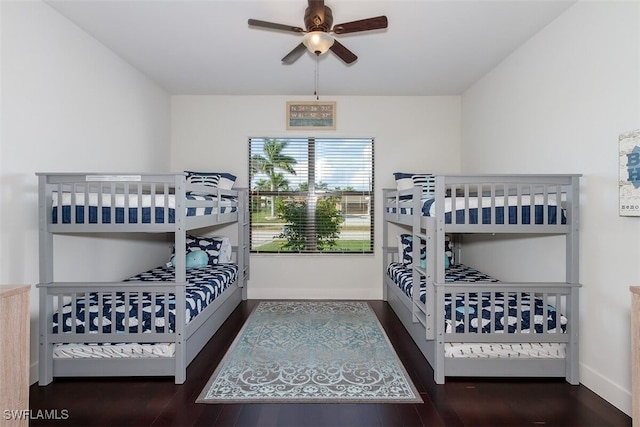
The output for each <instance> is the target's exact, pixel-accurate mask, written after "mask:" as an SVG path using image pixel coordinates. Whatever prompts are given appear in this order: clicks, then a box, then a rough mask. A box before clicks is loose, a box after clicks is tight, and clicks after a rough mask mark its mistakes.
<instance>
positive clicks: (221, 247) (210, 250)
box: [172, 235, 231, 265]
mask: <svg viewBox="0 0 640 427" xmlns="http://www.w3.org/2000/svg"><path fill="white" fill-rule="evenodd" d="M186 241H187V245H186V252H187V255H188V254H189V253H190V252H197V251H204V253H206V254H207V256H208V257H209V259H208V263H209V265H216V264H222V263H229V262H231V243H230V242H229V238H228V237H217V236H216V237H210V236H190V235H187V237H186ZM173 252H174V253H175V249H174V251H173ZM172 256H173V254H172Z"/></svg>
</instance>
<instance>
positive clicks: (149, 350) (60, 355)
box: [53, 343, 176, 359]
mask: <svg viewBox="0 0 640 427" xmlns="http://www.w3.org/2000/svg"><path fill="white" fill-rule="evenodd" d="M175 353H176V345H175V344H174V343H156V344H136V343H123V344H108V343H106V344H56V345H54V346H53V357H54V359H96V358H111V359H133V358H140V357H143V358H149V357H150V358H160V357H173V356H174V355H175Z"/></svg>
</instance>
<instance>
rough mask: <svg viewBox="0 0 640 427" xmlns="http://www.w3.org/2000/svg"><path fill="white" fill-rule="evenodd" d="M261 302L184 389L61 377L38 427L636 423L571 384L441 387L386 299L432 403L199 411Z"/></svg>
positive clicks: (197, 364)
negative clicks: (208, 384) (215, 373)
mask: <svg viewBox="0 0 640 427" xmlns="http://www.w3.org/2000/svg"><path fill="white" fill-rule="evenodd" d="M256 303H257V301H254V300H250V301H244V302H242V303H241V304H240V306H239V307H238V308H237V309H236V310H235V311H234V312H233V314H232V315H231V316H230V317H229V319H228V320H227V322H226V323H225V324H224V325H223V327H222V328H221V329H220V330H219V331H218V333H217V334H216V335H215V336H214V337H213V338H212V339H211V341H209V343H208V344H207V345H206V347H205V348H204V349H203V351H202V352H201V353H200V354H199V355H198V357H196V359H195V360H194V361H193V362H192V363H191V365H190V366H189V368H188V370H187V381H186V382H185V383H184V384H182V385H175V384H174V383H173V379H172V378H86V379H55V380H54V381H53V383H52V384H50V385H48V386H46V387H39V386H38V385H37V384H34V385H33V386H31V388H30V408H31V416H32V419H31V421H30V425H32V426H296V427H297V426H331V427H337V426H351V427H358V426H362V427H370V426H492V427H495V426H533V427H535V426H594V427H603V426H631V418H630V417H628V416H627V415H625V414H624V413H623V412H621V411H619V410H618V409H616V408H615V407H613V406H612V405H610V404H609V403H607V402H606V401H604V400H603V399H601V398H600V397H599V396H597V395H596V394H595V393H593V392H592V391H591V390H589V389H588V388H586V387H584V386H581V385H580V386H572V385H569V384H567V383H566V382H565V381H564V379H477V378H474V379H465V378H453V379H447V383H446V384H444V385H437V384H435V383H434V382H433V371H432V370H431V368H430V367H429V365H428V364H427V363H426V361H425V360H424V358H423V357H422V354H421V353H420V351H419V350H418V348H417V347H416V346H415V344H414V343H413V341H412V340H411V337H409V335H408V334H407V333H406V331H405V330H404V328H403V327H402V324H401V323H400V321H399V320H398V318H397V317H396V316H395V314H394V313H393V310H392V309H391V307H389V305H388V304H387V303H385V302H383V301H370V304H371V306H372V307H373V309H374V311H375V312H376V314H377V316H378V318H379V319H380V323H381V324H382V325H383V327H384V328H385V330H386V332H387V335H388V336H389V339H390V341H391V342H392V344H393V346H394V348H395V349H396V352H397V353H398V355H399V357H400V359H401V360H402V362H403V363H404V365H405V368H406V369H407V371H408V373H409V375H410V376H411V378H412V380H413V381H414V383H415V385H416V387H417V388H418V390H419V391H420V394H421V396H422V399H423V400H424V403H422V404H273V403H270V404H233V405H211V404H196V403H194V402H195V400H196V398H197V396H198V395H199V394H200V391H201V390H202V388H203V387H204V386H205V384H206V382H207V380H208V379H209V377H210V376H211V375H212V374H213V371H214V369H215V368H216V366H217V364H218V362H220V360H221V359H222V357H223V356H224V354H225V352H226V350H227V348H228V347H229V345H230V344H231V342H232V341H233V339H234V337H235V336H236V334H237V333H238V331H239V330H240V328H241V327H242V325H243V324H244V321H245V320H246V318H247V317H248V315H249V313H250V312H251V310H252V309H253V308H254V307H255V305H256ZM63 410H64V411H63ZM65 414H66V415H65ZM47 418H57V419H47ZM63 418H66V419H63Z"/></svg>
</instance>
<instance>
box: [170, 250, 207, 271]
mask: <svg viewBox="0 0 640 427" xmlns="http://www.w3.org/2000/svg"><path fill="white" fill-rule="evenodd" d="M185 261H186V267H187V268H202V267H205V266H207V265H208V264H209V255H208V254H207V253H206V252H205V251H191V252H187V255H186V260H185ZM169 263H170V264H171V266H172V267H175V266H176V257H175V256H172V257H171V261H169Z"/></svg>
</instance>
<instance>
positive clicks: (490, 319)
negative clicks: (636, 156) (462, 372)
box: [387, 262, 567, 333]
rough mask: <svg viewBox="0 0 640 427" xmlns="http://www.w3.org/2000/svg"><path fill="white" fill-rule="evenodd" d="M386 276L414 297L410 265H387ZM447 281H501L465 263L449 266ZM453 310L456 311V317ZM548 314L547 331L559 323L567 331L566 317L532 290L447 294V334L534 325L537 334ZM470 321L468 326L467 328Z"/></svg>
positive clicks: (524, 329)
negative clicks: (531, 291)
mask: <svg viewBox="0 0 640 427" xmlns="http://www.w3.org/2000/svg"><path fill="white" fill-rule="evenodd" d="M387 275H388V276H389V277H390V278H391V279H392V280H393V282H394V283H396V284H397V285H398V287H400V289H402V291H403V292H404V293H405V294H406V295H407V296H408V297H409V298H412V295H413V278H412V273H411V268H409V267H407V266H405V265H404V264H401V263H395V262H394V263H391V264H389V266H388V267H387ZM445 281H446V282H468V283H473V282H498V280H497V279H494V278H492V277H490V276H488V275H486V274H483V273H480V272H478V271H477V270H475V269H473V268H470V267H467V266H465V265H464V264H456V265H454V266H452V267H450V268H449V269H447V272H446V276H445ZM470 290H471V289H470ZM492 295H493V296H492ZM492 298H493V299H492ZM420 300H421V301H422V302H423V303H425V301H426V289H425V283H424V281H421V283H420ZM452 313H455V314H454V315H453V317H452ZM479 314H480V315H479ZM492 314H493V316H492ZM505 314H506V315H505ZM545 315H546V331H547V333H554V332H555V330H556V327H558V326H559V327H560V328H561V329H562V332H566V325H567V318H566V317H565V316H563V315H561V314H559V313H558V312H557V311H556V309H555V307H553V306H551V305H549V304H547V303H546V302H545V301H543V300H542V299H541V298H537V297H535V296H533V297H532V295H531V293H527V292H523V293H516V292H508V293H506V294H505V293H502V292H496V293H493V294H490V293H488V292H486V293H483V292H480V293H478V292H468V293H467V294H466V295H465V294H458V293H457V294H456V296H455V301H452V297H451V295H450V294H447V295H445V333H451V332H453V328H454V327H455V332H456V333H464V332H465V330H468V331H469V332H471V333H475V332H478V330H479V329H480V330H481V331H482V332H484V333H489V332H496V333H499V332H504V331H505V328H506V331H507V332H508V333H514V332H516V331H517V330H518V327H519V328H520V332H522V333H527V332H531V330H532V328H533V331H535V333H543V331H544V330H545V329H544V326H545V325H544V323H545ZM452 319H453V321H452ZM467 324H468V329H466V328H467Z"/></svg>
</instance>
